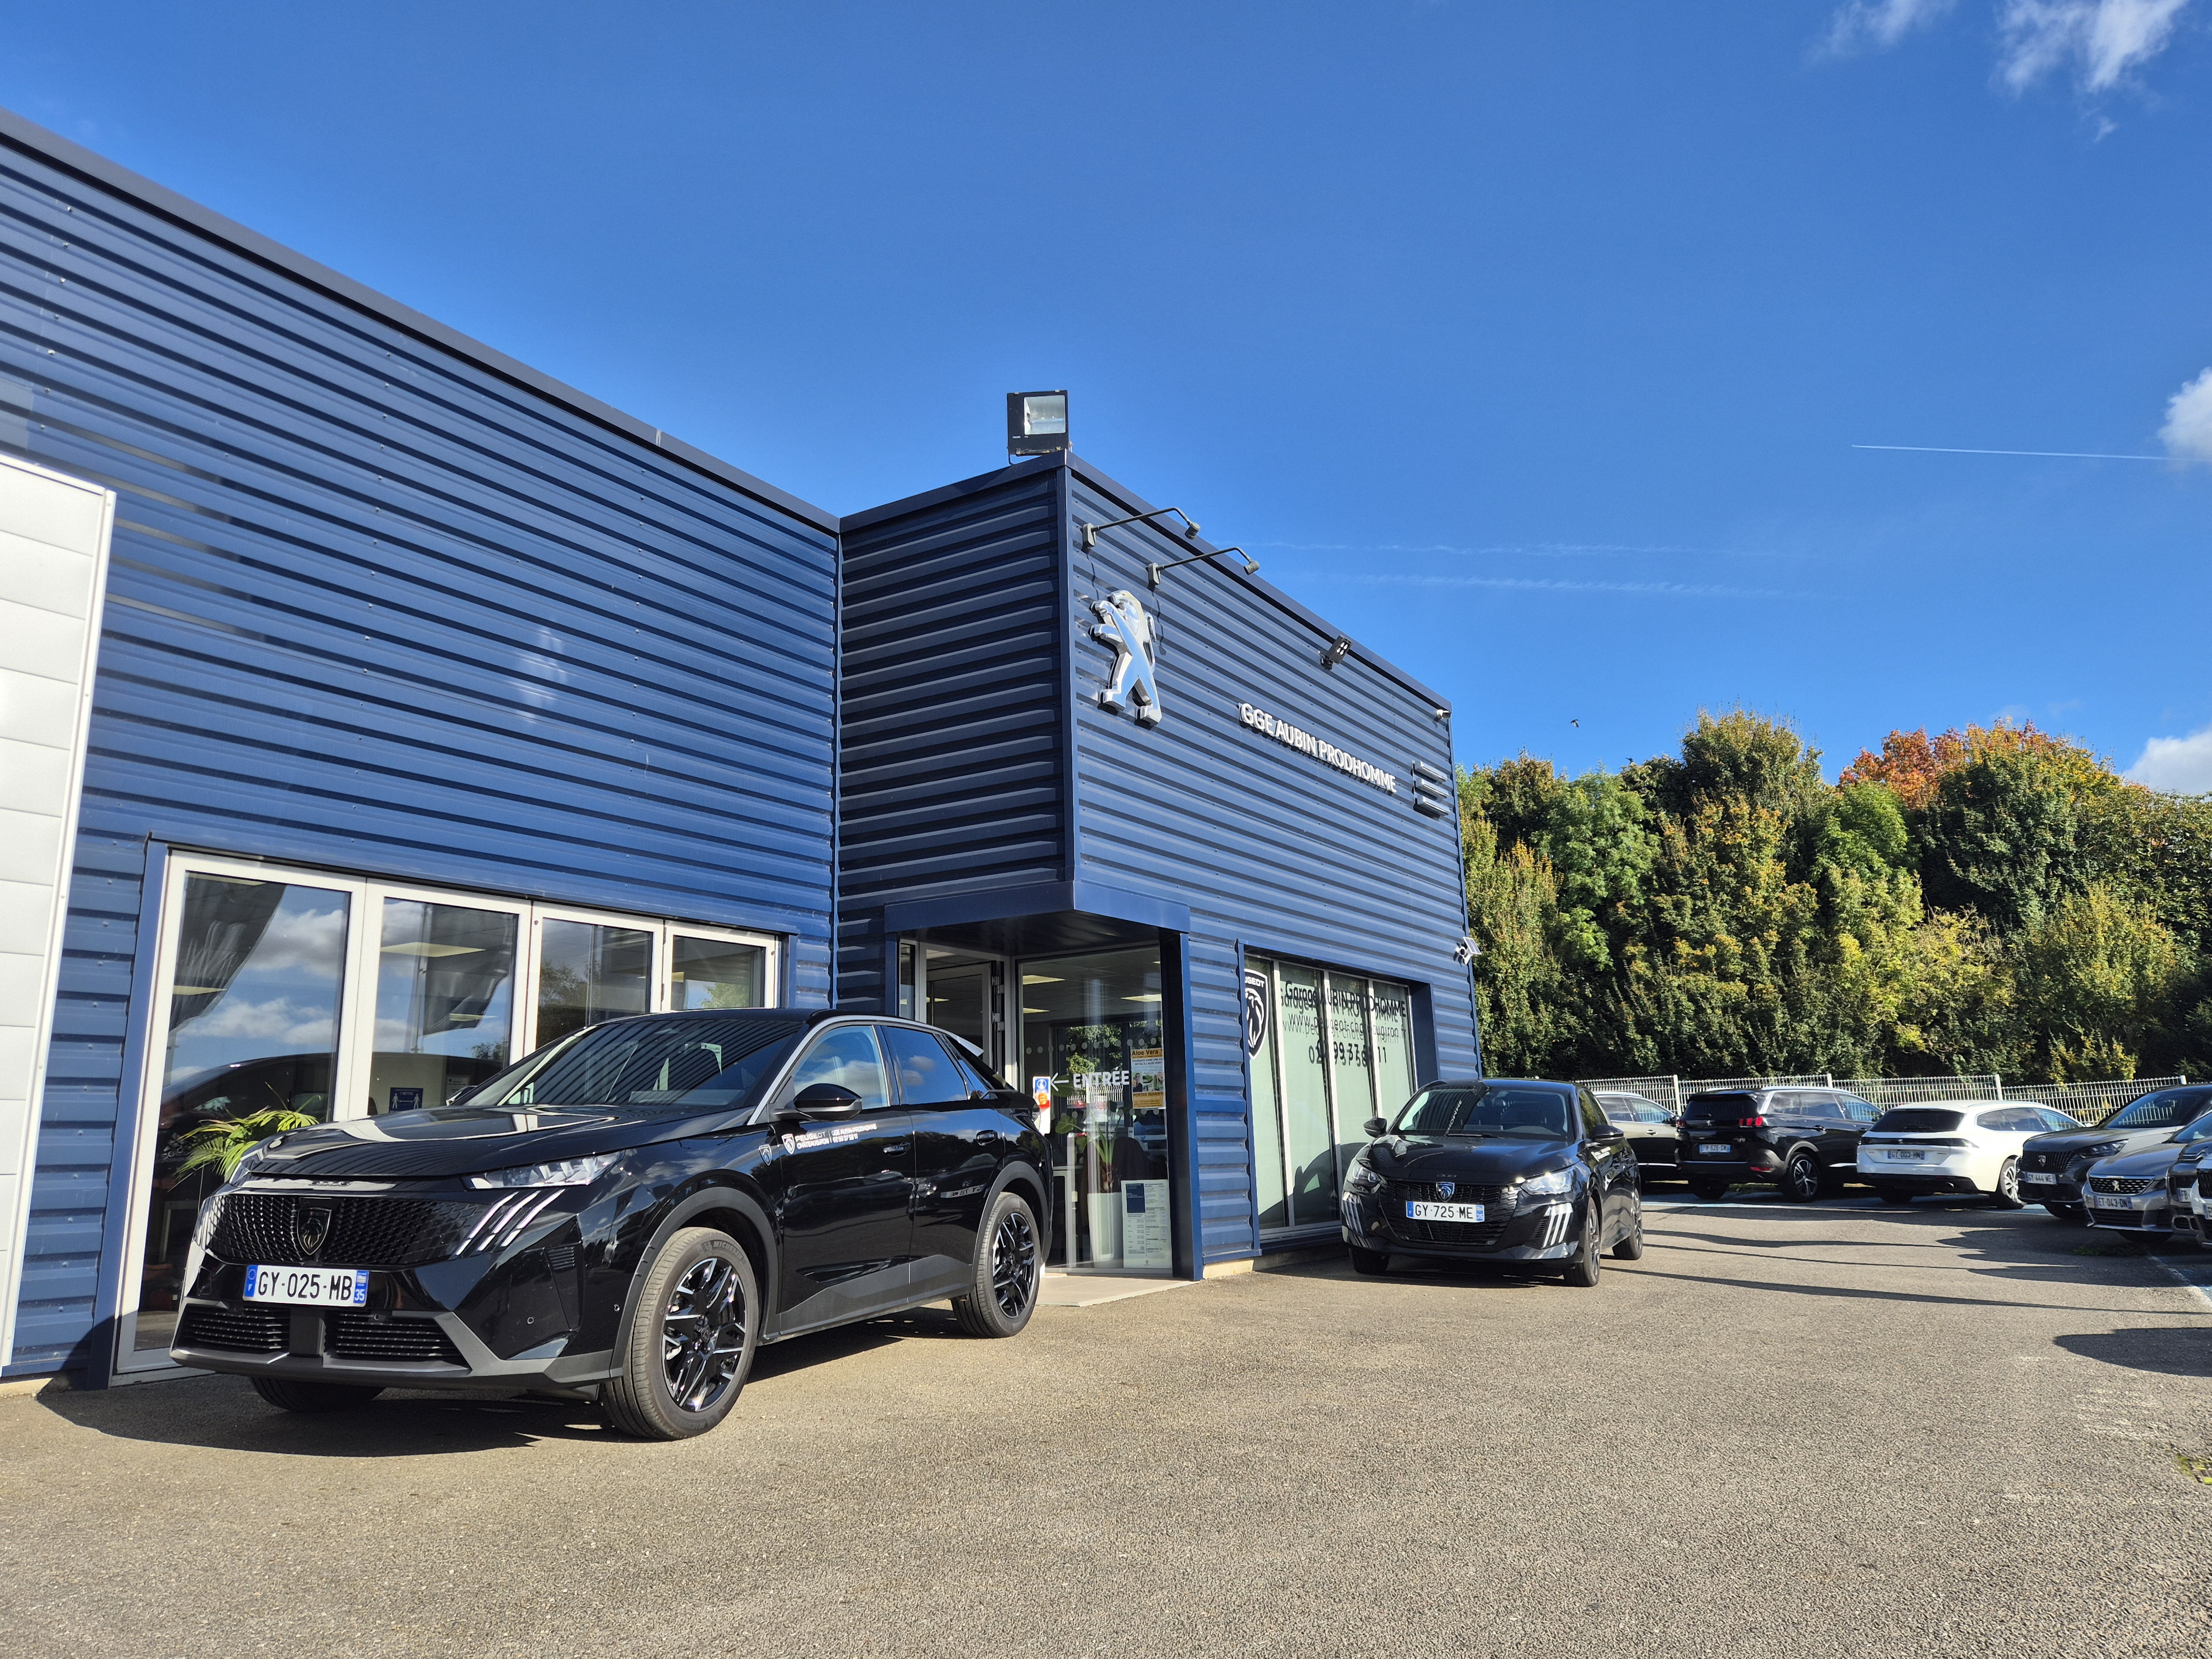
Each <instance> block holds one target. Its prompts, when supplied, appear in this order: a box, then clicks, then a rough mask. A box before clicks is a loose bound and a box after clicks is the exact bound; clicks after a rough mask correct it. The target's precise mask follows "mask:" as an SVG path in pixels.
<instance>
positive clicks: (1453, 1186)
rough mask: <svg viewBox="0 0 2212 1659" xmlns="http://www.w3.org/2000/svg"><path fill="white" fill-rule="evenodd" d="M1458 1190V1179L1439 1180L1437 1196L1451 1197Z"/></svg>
mask: <svg viewBox="0 0 2212 1659" xmlns="http://www.w3.org/2000/svg"><path fill="white" fill-rule="evenodd" d="M1458 1190H1459V1182H1456V1181H1439V1182H1437V1197H1438V1198H1449V1197H1450V1196H1451V1195H1452V1194H1454V1193H1455V1192H1457V1191H1458Z"/></svg>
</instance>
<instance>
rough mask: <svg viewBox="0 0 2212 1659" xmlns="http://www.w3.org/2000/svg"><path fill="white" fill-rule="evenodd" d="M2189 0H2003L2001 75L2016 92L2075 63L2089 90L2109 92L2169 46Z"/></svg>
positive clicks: (2000, 12)
mask: <svg viewBox="0 0 2212 1659" xmlns="http://www.w3.org/2000/svg"><path fill="white" fill-rule="evenodd" d="M2188 4H2189V0H2002V4H2001V5H1999V7H1998V8H1997V30H1998V33H2000V34H2001V35H2002V37H2003V46H2002V49H2001V52H2000V54H1999V59H1998V64H1997V76H1998V78H1999V79H2000V80H2002V82H2004V83H2005V85H2007V86H2008V87H2010V88H2012V89H2013V90H2014V91H2015V92H2020V91H2023V90H2025V89H2026V88H2029V87H2032V86H2033V85H2034V84H2035V83H2036V82H2038V81H2040V80H2042V79H2043V78H2044V77H2045V76H2047V75H2050V74H2051V73H2053V72H2054V71H2056V70H2059V69H2061V68H2063V67H2064V66H2065V65H2066V64H2068V63H2069V62H2070V63H2072V64H2074V66H2075V71H2076V73H2077V74H2078V75H2079V76H2081V86H2082V88H2083V89H2084V90H2085V91H2088V92H2109V91H2111V90H2112V88H2114V87H2117V86H2118V85H2119V84H2120V82H2121V81H2122V80H2124V78H2125V77H2126V76H2127V73H2128V71H2129V70H2131V69H2133V68H2135V67H2136V65H2137V64H2146V63H2148V62H2149V61H2150V60H2151V59H2152V58H2155V57H2157V56H2158V54H2159V53H2160V52H2163V51H2164V50H2165V49H2166V42H2167V41H2168V40H2170V39H2172V34H2173V27H2174V25H2175V23H2176V22H2178V21H2179V20H2180V17H2181V14H2182V11H2183V9H2185V8H2186V7H2187V5H2188Z"/></svg>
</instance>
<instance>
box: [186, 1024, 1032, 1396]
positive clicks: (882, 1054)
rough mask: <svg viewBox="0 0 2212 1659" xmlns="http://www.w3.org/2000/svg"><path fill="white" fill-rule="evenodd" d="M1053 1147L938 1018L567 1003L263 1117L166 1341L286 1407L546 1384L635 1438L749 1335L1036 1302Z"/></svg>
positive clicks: (207, 1229) (999, 1324) (1026, 1306)
mask: <svg viewBox="0 0 2212 1659" xmlns="http://www.w3.org/2000/svg"><path fill="white" fill-rule="evenodd" d="M1051 1169H1052V1164H1051V1159H1050V1156H1049V1154H1048V1152H1047V1151H1046V1148H1045V1146H1044V1143H1043V1141H1042V1139H1041V1138H1040V1136H1039V1134H1038V1132H1037V1127H1036V1109H1035V1107H1034V1106H1033V1105H1032V1104H1031V1103H1030V1100H1029V1099H1028V1097H1025V1096H1023V1095H1020V1094H1017V1093H1016V1092H1014V1091H1012V1090H1011V1089H1009V1088H1008V1087H1007V1086H1006V1084H1005V1083H1004V1082H1003V1081H1002V1080H1001V1079H999V1078H998V1077H997V1075H996V1074H995V1073H992V1072H991V1071H990V1070H988V1069H987V1067H986V1066H984V1064H983V1062H982V1061H981V1059H980V1058H979V1057H977V1056H976V1055H975V1054H974V1053H972V1052H971V1051H969V1049H968V1048H967V1047H966V1045H964V1044H963V1043H962V1042H960V1040H959V1039H958V1038H957V1037H955V1036H951V1035H949V1034H947V1033H944V1032H940V1031H938V1030H934V1029H933V1028H932V1027H929V1026H927V1025H919V1024H913V1023H912V1022H909V1021H903V1020H891V1019H878V1018H853V1017H850V1016H839V1015H836V1014H833V1013H829V1012H811V1013H810V1012H798V1011H793V1010H788V1009H783V1010H774V1009H763V1010H745V1011H742V1012H739V1011H731V1012H705V1011H702V1012H691V1013H670V1014H647V1015H641V1016H639V1017H637V1018H630V1019H618V1020H611V1021H609V1022H607V1023H605V1024H599V1025H593V1026H589V1027H586V1029H585V1030H581V1031H580V1032H577V1033H576V1034H574V1036H569V1037H567V1038H564V1039H563V1040H562V1041H561V1042H556V1043H555V1044H553V1045H551V1046H550V1047H548V1048H542V1049H540V1050H538V1052H537V1053H536V1054H532V1055H530V1056H529V1057H528V1058H527V1059H526V1060H522V1061H520V1063H519V1064H517V1065H515V1066H512V1067H510V1068H509V1069H508V1070H507V1071H506V1072H503V1073H501V1074H500V1075H499V1076H497V1077H495V1078H493V1079H490V1080H489V1081H488V1082H486V1083H483V1084H482V1085H479V1086H478V1087H477V1088H476V1089H474V1090H473V1091H470V1092H469V1093H468V1094H466V1095H464V1096H462V1097H459V1098H458V1099H457V1100H455V1101H454V1102H453V1103H450V1104H447V1105H445V1106H436V1107H430V1108H427V1109H416V1110H412V1111H401V1112H393V1113H390V1114H388V1115H385V1116H382V1117H374V1118H366V1119H362V1120H360V1121H348V1122H339V1123H331V1124H324V1125H320V1126H319V1127H314V1128H311V1129H302V1130H298V1131H295V1132H294V1133H287V1134H282V1135H278V1136H276V1137H275V1138H273V1139H269V1140H265V1141H263V1142H262V1143H260V1145H259V1146H256V1147H255V1148H253V1149H252V1151H251V1152H249V1153H248V1154H247V1155H246V1158H245V1159H244V1161H243V1162H241V1163H240V1164H239V1165H238V1167H237V1169H236V1170H235V1171H234V1174H233V1175H232V1176H231V1177H230V1179H229V1180H228V1181H227V1182H225V1183H224V1184H223V1186H222V1188H221V1189H220V1190H219V1191H217V1192H216V1194H214V1195H213V1196H211V1197H210V1199H209V1200H207V1202H206V1203H205V1204H204V1206H202V1208H201V1211H200V1216H199V1223H198V1226H197V1229H196V1230H195V1231H194V1234H193V1237H192V1245H191V1252H190V1255H188V1257H187V1258H186V1261H185V1279H184V1281H183V1282H184V1284H185V1286H186V1290H185V1297H184V1300H183V1305H182V1307H181V1309H180V1310H179V1320H178V1327H177V1335H176V1339H175V1346H173V1349H172V1350H171V1352H172V1355H173V1358H176V1359H177V1360H178V1361H179V1363H181V1364H186V1365H191V1366H196V1367H199V1368H201V1369H204V1370H215V1371H229V1372H233V1373H236V1374H239V1375H242V1376H247V1377H250V1378H252V1383H253V1386H254V1388H255V1389H257V1390H258V1392H259V1393H260V1395H262V1397H263V1398H264V1399H265V1400H267V1401H270V1403H271V1404H273V1405H276V1406H280V1407H285V1408H286V1409H288V1410H292V1411H325V1410H331V1409H333V1408H336V1407H347V1406H356V1405H359V1404H361V1403H362V1402H363V1401H368V1400H370V1399H373V1398H374V1396H375V1395H377V1394H378V1392H380V1390H382V1389H388V1388H404V1389H499V1390H513V1389H548V1390H552V1391H555V1392H557V1393H560V1394H563V1395H568V1396H569V1397H571V1398H577V1397H580V1398H584V1399H588V1400H592V1401H597V1402H599V1405H600V1407H602V1409H603V1410H604V1411H605V1413H606V1415H607V1417H608V1419H610V1421H611V1422H612V1423H613V1424H614V1425H615V1426H617V1428H620V1429H623V1430H624V1431H628V1432H629V1433H632V1434H636V1435H640V1436H644V1437H650V1438H655V1439H667V1440H673V1439H680V1438H682V1437H685V1436H688V1435H694V1434H698V1433H702V1432H703V1431H706V1430H708V1429H710V1428H712V1427H714V1425H715V1424H717V1423H719V1422H720V1421H721V1420H722V1419H723V1418H724V1417H725V1416H726V1415H727V1414H728V1413H729V1411H730V1408H731V1407H732V1405H734V1404H735V1403H736V1401H737V1397H738V1390H739V1389H743V1388H744V1383H745V1377H746V1375H747V1373H748V1372H749V1371H750V1369H751V1366H752V1361H753V1354H754V1352H755V1350H756V1348H757V1346H759V1345H760V1344H761V1343H763V1342H777V1341H781V1340H783V1339H784V1338H786V1337H790V1336H796V1335H798V1334H800V1333H802V1332H805V1331H811V1330H818V1329H820V1328H823V1327H825V1326H829V1325H838V1324H842V1323H844V1322H847V1321H848V1320H854V1319H865V1318H869V1317H872V1316H876V1315H878V1314H884V1313H890V1312H894V1311H896V1310H899V1309H902V1308H908V1307H914V1306H917V1305H919V1304H922V1303H926V1302H932V1301H937V1300H940V1299H942V1298H945V1297H951V1298H952V1306H953V1310H954V1312H955V1313H956V1315H957V1316H958V1318H959V1321H960V1323H961V1324H962V1326H963V1328H965V1329H967V1330H968V1331H969V1333H970V1334H975V1335H978V1336H1012V1335H1013V1334H1015V1333H1016V1332H1018V1331H1019V1330H1020V1329H1021V1328H1023V1327H1024V1325H1026V1324H1027V1323H1028V1322H1029V1318H1030V1313H1031V1311H1032V1310H1034V1308H1035V1306H1036V1297H1037V1291H1038V1288H1039V1281H1040V1276H1041V1274H1042V1268H1043V1263H1044V1261H1045V1256H1046V1252H1047V1249H1048V1243H1049V1240H1048V1235H1047V1232H1046V1228H1047V1225H1048V1221H1047V1218H1048V1217H1049V1216H1050V1215H1051V1213H1052V1207H1051V1205H1050V1203H1049V1202H1048V1194H1049V1193H1050V1191H1051V1186H1050V1182H1051V1179H1052V1177H1051V1173H1050V1172H1051Z"/></svg>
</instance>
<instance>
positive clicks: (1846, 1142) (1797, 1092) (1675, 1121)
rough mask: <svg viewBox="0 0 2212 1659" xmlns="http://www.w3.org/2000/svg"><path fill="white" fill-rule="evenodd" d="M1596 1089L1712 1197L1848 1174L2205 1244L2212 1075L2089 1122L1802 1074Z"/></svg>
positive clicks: (1638, 1135) (1647, 1144) (1652, 1173)
mask: <svg viewBox="0 0 2212 1659" xmlns="http://www.w3.org/2000/svg"><path fill="white" fill-rule="evenodd" d="M1597 1100H1598V1102H1599V1103H1600V1105H1601V1107H1602V1108H1603V1109H1604V1111H1605V1113H1606V1115H1607V1117H1608V1118H1609V1119H1611V1120H1612V1121H1613V1123H1615V1124H1616V1125H1618V1126H1619V1127H1620V1130H1621V1132H1622V1135H1623V1138H1624V1139H1625V1141H1626V1145H1627V1146H1628V1147H1629V1149H1630V1150H1631V1151H1632V1153H1633V1154H1634V1156H1635V1158H1636V1159H1637V1162H1638V1166H1639V1170H1640V1175H1641V1178H1642V1180H1643V1181H1644V1182H1651V1181H1673V1180H1680V1181H1683V1182H1686V1183H1687V1184H1688V1186H1689V1188H1690V1190H1691V1191H1692V1193H1694V1194H1697V1195H1698V1196H1699V1197H1700V1198H1703V1199H1706V1200H1713V1199H1717V1198H1719V1197H1720V1196H1722V1195H1723V1194H1724V1193H1726V1192H1727V1191H1728V1189H1729V1188H1730V1187H1732V1186H1735V1185H1739V1184H1741V1183H1744V1182H1765V1183H1768V1184H1771V1185H1773V1186H1775V1187H1778V1188H1780V1189H1781V1191H1782V1193H1783V1194H1784V1196H1785V1197H1787V1198H1790V1199H1792V1200H1796V1201H1798V1202H1808V1201H1810V1200H1812V1199H1814V1198H1816V1197H1819V1196H1820V1195H1821V1194H1833V1193H1835V1192H1837V1191H1838V1190H1839V1189H1840V1188H1841V1187H1842V1185H1843V1183H1844V1181H1845V1180H1847V1179H1851V1178H1856V1179H1857V1180H1859V1181H1861V1182H1864V1183H1866V1184H1867V1185H1868V1186H1870V1187H1871V1188H1873V1189H1874V1190H1875V1194H1877V1195H1879V1196H1880V1197H1881V1199H1882V1200H1884V1201H1885V1202H1887V1203H1892V1204H1909V1203H1911V1201H1912V1200H1914V1199H1915V1198H1917V1197H1920V1196H1923V1195H1924V1194H1959V1195H1964V1196H1973V1195H1980V1196H1983V1197H1985V1198H1987V1199H1988V1200H1990V1202H1991V1203H1993V1204H1995V1205H1996V1206H1999V1207H2002V1208H2007V1209H2017V1208H2019V1207H2021V1206H2022V1205H2025V1204H2032V1203H2039V1204H2041V1205H2043V1206H2045V1208H2047V1209H2048V1210H2050V1211H2051V1213H2052V1214H2053V1215H2056V1216H2059V1217H2061V1218H2064V1219H2066V1220H2069V1221H2079V1222H2087V1224H2088V1225H2092V1226H2097V1227H2110V1228H2118V1229H2121V1230H2123V1231H2136V1232H2166V1231H2172V1232H2178V1233H2181V1234H2183V1235H2185V1236H2186V1237H2192V1238H2195V1239H2197V1241H2198V1242H2199V1243H2207V1244H2212V1222H2208V1219H2207V1216H2208V1211H2207V1201H2208V1199H2212V1085H2190V1086H2186V1087H2182V1088H2175V1089H2161V1090H2159V1091H2155V1092H2154V1093H2151V1094H2147V1095H2145V1096H2143V1097H2142V1098H2141V1099H2139V1100H2136V1101H2135V1102H2132V1103H2130V1104H2129V1105H2128V1106H2126V1107H2125V1108H2124V1109H2122V1110H2120V1111H2118V1112H2117V1113H2115V1114H2114V1115H2112V1116H2111V1117H2110V1118H2107V1119H2106V1121H2104V1122H2102V1123H2100V1124H2096V1125H2093V1126H2089V1125H2084V1124H2082V1123H2081V1121H2078V1120H2077V1119H2075V1118H2073V1117H2071V1116H2069V1115H2067V1114H2066V1113H2064V1112H2062V1111H2060V1110H2058V1109H2057V1108H2056V1107H2051V1106H2040V1105H2036V1104H2033V1103H2028V1102H2024V1101H2004V1100H1961V1101H1945V1102H1941V1103H1928V1104H1922V1105H1914V1106H1893V1107H1892V1108H1890V1109H1888V1110H1887V1111H1884V1110H1882V1109H1881V1108H1879V1107H1877V1106H1875V1104H1874V1103H1872V1102H1870V1101H1868V1100H1865V1099H1863V1098H1861V1097H1859V1096H1857V1095H1854V1094H1850V1093H1848V1092H1846V1091H1842V1090H1835V1089H1814V1088H1805V1087H1798V1086H1778V1087H1773V1088H1767V1089H1755V1090H1741V1091H1733V1090H1731V1091H1713V1092H1710V1093H1704V1094H1695V1095H1692V1096H1691V1097H1689V1099H1688V1100H1687V1101H1686V1102H1685V1103H1684V1104H1683V1109H1682V1111H1681V1114H1680V1116H1677V1115H1674V1114H1673V1113H1671V1112H1669V1111H1668V1109H1667V1108H1666V1107H1664V1106H1662V1105H1661V1104H1660V1103H1658V1102H1657V1101H1655V1100H1652V1099H1650V1097H1646V1096H1644V1095H1638V1094H1633V1093H1629V1092H1626V1091H1599V1092H1598V1094H1597Z"/></svg>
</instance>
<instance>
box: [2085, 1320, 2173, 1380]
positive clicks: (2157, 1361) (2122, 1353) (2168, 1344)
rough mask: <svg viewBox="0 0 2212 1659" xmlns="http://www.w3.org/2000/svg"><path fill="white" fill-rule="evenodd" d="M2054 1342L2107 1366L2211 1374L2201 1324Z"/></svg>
mask: <svg viewBox="0 0 2212 1659" xmlns="http://www.w3.org/2000/svg"><path fill="white" fill-rule="evenodd" d="M2057 1345H2058V1346H2060V1347H2062V1348H2063V1349H2065V1350H2066V1352H2069V1353H2077V1354H2080V1355H2081V1357H2082V1358H2084V1359H2101V1360H2102V1361H2104V1362H2105V1364H2107V1365H2124V1366H2126V1367H2127V1368H2128V1369H2129V1370H2136V1371H2155V1372H2157V1373H2158V1374H2159V1375H2160V1376H2212V1341H2208V1340H2206V1335H2205V1331H2204V1328H2203V1327H2202V1326H2201V1325H2200V1326H2191V1325H2165V1326H2154V1327H2151V1328H2148V1329H2143V1330H2133V1331H2106V1332H2105V1333H2103V1334H2091V1333H2084V1334H2081V1335H2079V1336H2062V1337H2059V1338H2058V1339H2057Z"/></svg>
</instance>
